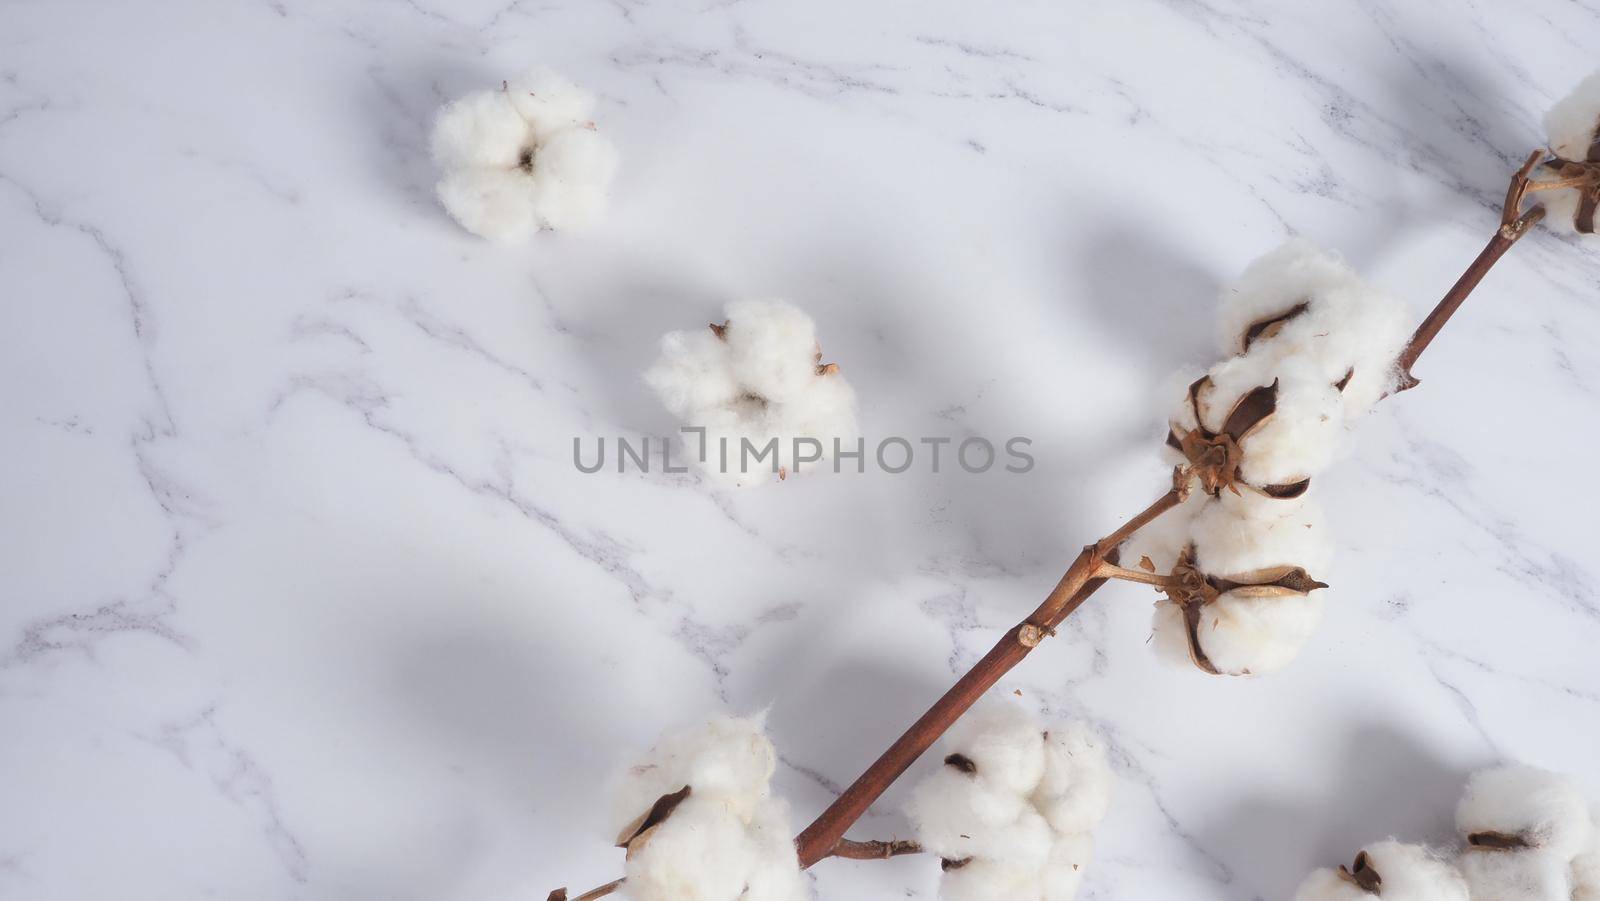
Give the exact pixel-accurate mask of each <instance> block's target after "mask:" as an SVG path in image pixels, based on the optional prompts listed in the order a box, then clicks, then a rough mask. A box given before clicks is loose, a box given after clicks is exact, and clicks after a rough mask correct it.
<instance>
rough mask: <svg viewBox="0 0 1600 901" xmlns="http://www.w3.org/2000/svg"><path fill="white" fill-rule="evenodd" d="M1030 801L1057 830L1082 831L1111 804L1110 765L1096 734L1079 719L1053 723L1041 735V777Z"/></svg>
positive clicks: (1097, 821) (1093, 822) (1094, 823)
mask: <svg viewBox="0 0 1600 901" xmlns="http://www.w3.org/2000/svg"><path fill="white" fill-rule="evenodd" d="M1033 804H1034V806H1035V807H1036V808H1038V810H1039V812H1040V813H1042V814H1044V817H1045V820H1046V821H1048V822H1049V823H1050V828H1051V829H1053V830H1055V831H1056V832H1057V833H1063V834H1073V833H1085V832H1089V831H1091V830H1093V829H1094V827H1095V826H1096V825H1098V824H1099V822H1100V821H1101V820H1102V819H1104V818H1105V815H1106V810H1107V808H1108V807H1109V806H1110V804H1111V764H1110V763H1109V762H1108V761H1107V760H1106V751H1105V748H1104V747H1103V746H1102V744H1101V740H1100V737H1099V736H1098V735H1096V734H1095V732H1094V730H1093V729H1092V728H1091V727H1090V726H1089V725H1088V724H1087V723H1083V722H1072V723H1066V724H1063V725H1059V726H1053V727H1052V728H1051V729H1050V730H1049V732H1048V733H1047V734H1046V735H1045V742H1044V776H1043V778H1042V779H1040V780H1039V786H1038V788H1036V789H1034V792H1033Z"/></svg>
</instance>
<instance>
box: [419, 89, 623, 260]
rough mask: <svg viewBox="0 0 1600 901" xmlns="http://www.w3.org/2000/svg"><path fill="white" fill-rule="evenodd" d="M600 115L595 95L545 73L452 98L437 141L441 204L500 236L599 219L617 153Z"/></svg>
mask: <svg viewBox="0 0 1600 901" xmlns="http://www.w3.org/2000/svg"><path fill="white" fill-rule="evenodd" d="M593 111H594V98H593V97H592V96H590V95H589V94H588V93H586V92H584V91H582V90H581V89H579V88H578V87H577V86H575V85H573V84H572V83H571V82H568V81H566V80H565V79H563V78H561V77H560V76H557V75H555V74H553V73H551V72H549V71H547V70H544V69H536V70H534V71H532V72H530V73H528V74H527V75H525V76H523V77H522V78H519V79H517V80H516V81H512V82H507V83H506V84H505V86H504V87H502V88H500V89H498V90H490V91H479V92H477V93H474V94H469V95H467V96H466V97H462V98H461V99H459V100H455V101H453V102H451V103H449V104H447V105H446V106H445V107H444V108H443V109H442V110H440V111H439V116H438V118H437V119H436V120H435V122H434V127H433V138H432V150H433V158H434V161H435V162H436V163H437V164H438V165H439V168H440V169H441V170H442V171H443V176H442V177H441V179H440V181H439V184H438V188H437V190H438V195H439V200H440V202H441V203H443V204H444V207H445V209H446V210H447V211H448V212H449V213H450V215H451V216H452V217H454V218H455V220H456V221H457V222H459V223H460V224H461V226H462V227H463V228H465V229H467V230H468V231H470V232H472V233H473V234H476V235H480V236H482V237H485V238H489V239H492V240H496V241H505V242H510V241H517V240H521V239H523V238H526V237H527V236H528V235H530V234H532V233H533V232H534V231H535V230H537V229H539V228H553V229H565V228H578V227H582V226H586V225H589V224H591V223H593V222H595V221H596V220H598V218H599V217H600V215H601V213H602V212H603V211H604V209H605V204H606V199H607V192H608V191H609V190H610V185H611V179H612V176H613V174H614V173H615V171H616V163H617V158H616V150H615V148H613V147H612V146H611V143H610V142H609V141H607V140H606V139H605V138H603V137H601V136H600V135H599V134H598V133H597V132H596V131H595V126H594V122H593V121H592V119H591V116H592V115H593Z"/></svg>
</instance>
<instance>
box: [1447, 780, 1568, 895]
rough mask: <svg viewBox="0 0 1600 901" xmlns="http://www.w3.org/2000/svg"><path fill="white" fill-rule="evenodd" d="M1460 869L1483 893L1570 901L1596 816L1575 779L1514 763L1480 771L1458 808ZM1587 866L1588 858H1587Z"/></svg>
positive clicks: (1469, 784)
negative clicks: (1462, 847) (1461, 842)
mask: <svg viewBox="0 0 1600 901" xmlns="http://www.w3.org/2000/svg"><path fill="white" fill-rule="evenodd" d="M1456 828H1457V829H1458V830H1459V831H1460V832H1461V835H1462V837H1463V838H1464V839H1465V840H1466V843H1467V847H1466V849H1465V850H1464V851H1462V853H1461V862H1460V863H1461V870H1462V872H1463V873H1465V874H1466V877H1467V880H1468V881H1469V882H1470V883H1471V884H1472V891H1473V897H1474V898H1475V899H1476V898H1499V897H1506V898H1516V899H1518V901H1547V899H1548V901H1556V899H1559V901H1570V899H1571V898H1572V897H1573V895H1574V893H1575V891H1576V889H1577V888H1578V885H1577V876H1578V872H1577V870H1578V869H1579V868H1578V867H1575V864H1577V863H1579V858H1581V857H1583V856H1584V855H1586V854H1587V853H1592V851H1593V845H1594V840H1595V824H1594V819H1593V817H1592V815H1591V813H1590V810H1589V806H1588V802H1587V801H1586V800H1585V799H1584V797H1583V795H1582V794H1581V793H1580V792H1579V791H1578V789H1577V787H1576V786H1575V785H1573V784H1572V782H1571V781H1569V780H1568V779H1566V778H1565V777H1563V776H1560V775H1557V774H1555V773H1551V772H1547V771H1545V770H1541V769H1538V768H1536V767H1530V766H1523V765H1520V764H1512V765H1508V766H1501V767H1495V768H1493V769H1488V770H1483V771H1480V772H1478V773H1474V774H1473V776H1472V778H1471V779H1470V780H1468V782H1467V789H1466V792H1465V793H1464V794H1463V795H1462V797H1461V803H1460V805H1459V806H1458V807H1457V808H1456ZM1585 866H1587V863H1586V862H1585Z"/></svg>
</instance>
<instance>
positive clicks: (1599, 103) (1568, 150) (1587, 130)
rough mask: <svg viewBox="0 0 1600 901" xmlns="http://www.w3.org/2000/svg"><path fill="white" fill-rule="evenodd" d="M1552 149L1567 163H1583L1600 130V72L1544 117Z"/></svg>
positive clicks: (1564, 98) (1591, 76)
mask: <svg viewBox="0 0 1600 901" xmlns="http://www.w3.org/2000/svg"><path fill="white" fill-rule="evenodd" d="M1544 127H1545V133H1546V135H1547V136H1548V138H1549V141H1550V150H1551V151H1552V152H1554V153H1555V155H1556V156H1559V157H1561V158H1562V159H1565V160H1576V161H1580V162H1581V161H1583V160H1585V159H1587V158H1588V154H1589V148H1590V147H1591V146H1592V145H1593V144H1594V140H1595V131H1596V129H1597V128H1600V72H1596V73H1594V74H1593V75H1590V76H1589V77H1588V78H1585V79H1584V80H1583V81H1580V82H1578V86H1577V87H1576V88H1574V89H1573V91H1572V93H1570V94H1568V95H1567V96H1565V97H1563V98H1561V100H1560V101H1558V102H1557V103H1556V105H1555V106H1552V107H1551V108H1550V112H1548V113H1546V114H1545V117H1544Z"/></svg>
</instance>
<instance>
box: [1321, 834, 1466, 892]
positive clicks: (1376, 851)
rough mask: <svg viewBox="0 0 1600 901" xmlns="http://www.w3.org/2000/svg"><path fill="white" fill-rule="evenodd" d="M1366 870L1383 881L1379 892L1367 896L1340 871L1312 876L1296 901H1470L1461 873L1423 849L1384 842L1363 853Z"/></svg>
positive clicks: (1363, 850)
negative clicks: (1380, 900)
mask: <svg viewBox="0 0 1600 901" xmlns="http://www.w3.org/2000/svg"><path fill="white" fill-rule="evenodd" d="M1362 853H1363V854H1365V855H1366V861H1365V864H1366V868H1367V869H1368V870H1370V873H1371V874H1372V875H1374V876H1376V877H1377V878H1378V879H1379V880H1381V887H1380V890H1379V891H1378V892H1376V893H1373V892H1368V891H1367V890H1366V889H1365V888H1363V887H1362V886H1361V885H1360V884H1358V882H1357V881H1355V880H1354V879H1352V878H1351V877H1349V876H1347V875H1341V874H1340V873H1339V871H1337V870H1332V869H1322V870H1317V871H1315V872H1313V873H1312V874H1311V875H1310V876H1309V877H1307V878H1306V881H1305V882H1303V883H1301V884H1300V888H1299V890H1298V891H1296V892H1295V894H1294V901H1372V899H1373V897H1374V895H1375V894H1376V895H1377V896H1379V897H1382V898H1383V901H1468V895H1467V883H1466V880H1465V879H1463V878H1462V876H1461V873H1460V872H1458V871H1457V870H1456V868H1455V867H1454V866H1452V865H1451V864H1450V863H1449V862H1448V861H1446V860H1444V859H1443V858H1441V857H1440V856H1438V855H1437V854H1435V853H1434V852H1433V851H1431V850H1429V849H1428V848H1427V847H1425V846H1423V845H1409V844H1404V843H1402V842H1397V841H1393V840H1391V841H1383V842H1378V843H1376V844H1372V845H1368V846H1367V847H1366V848H1363V849H1362Z"/></svg>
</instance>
